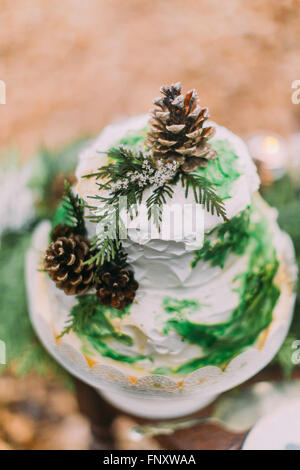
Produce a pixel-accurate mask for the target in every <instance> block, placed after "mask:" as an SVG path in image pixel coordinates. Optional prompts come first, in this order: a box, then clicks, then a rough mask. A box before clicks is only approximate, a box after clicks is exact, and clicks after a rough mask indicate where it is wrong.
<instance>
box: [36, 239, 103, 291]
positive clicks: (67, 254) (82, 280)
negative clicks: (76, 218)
mask: <svg viewBox="0 0 300 470" xmlns="http://www.w3.org/2000/svg"><path fill="white" fill-rule="evenodd" d="M91 256H92V255H91V254H90V251H89V243H88V241H87V240H85V238H84V237H82V236H80V235H75V236H74V235H72V234H71V235H70V236H69V237H65V236H62V237H58V238H57V239H56V240H55V241H53V242H52V243H51V244H50V246H49V248H48V250H47V251H46V254H45V258H44V265H45V269H46V271H47V272H48V274H49V276H50V278H51V279H52V280H53V281H54V282H55V284H56V286H57V287H58V288H59V289H62V290H63V291H64V292H65V294H67V295H75V294H77V295H81V294H85V293H86V292H87V290H88V289H89V288H91V287H92V286H93V280H94V265H93V263H91V264H83V263H84V262H85V261H88V260H89V259H90V258H91Z"/></svg>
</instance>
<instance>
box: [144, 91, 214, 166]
mask: <svg viewBox="0 0 300 470" xmlns="http://www.w3.org/2000/svg"><path fill="white" fill-rule="evenodd" d="M160 91H161V93H162V95H164V96H163V97H162V98H160V97H159V98H156V99H155V100H154V101H153V102H154V104H155V105H156V106H157V108H155V109H153V110H152V111H151V114H152V119H151V121H150V125H151V130H150V132H149V133H148V140H147V145H148V146H149V148H150V149H151V150H152V151H153V156H154V158H155V159H157V160H165V161H167V162H174V161H177V162H179V164H180V165H181V168H182V170H183V171H185V172H189V171H192V170H194V169H195V168H197V167H198V166H206V165H207V162H208V160H211V159H213V158H216V157H217V154H216V152H215V151H214V150H213V149H212V148H211V147H210V145H209V144H208V143H207V141H208V139H210V138H211V137H212V136H213V135H214V131H215V130H214V128H213V127H203V125H204V123H205V121H206V120H207V119H208V118H209V113H208V109H207V108H201V107H200V106H199V100H198V98H197V92H196V90H191V91H189V92H188V93H187V94H186V95H185V96H183V95H181V83H179V82H178V83H175V84H174V85H171V86H170V87H167V86H163V87H161V89H160Z"/></svg>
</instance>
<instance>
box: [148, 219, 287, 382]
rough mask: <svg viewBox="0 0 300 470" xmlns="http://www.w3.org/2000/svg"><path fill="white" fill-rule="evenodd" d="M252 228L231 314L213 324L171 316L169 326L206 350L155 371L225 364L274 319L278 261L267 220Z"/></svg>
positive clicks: (187, 370)
mask: <svg viewBox="0 0 300 470" xmlns="http://www.w3.org/2000/svg"><path fill="white" fill-rule="evenodd" d="M252 229H253V231H252V234H251V235H252V236H251V240H250V246H251V255H250V259H249V266H248V270H247V272H246V273H243V274H242V275H240V276H239V281H240V284H239V288H238V292H239V295H240V303H239V305H238V307H237V308H236V309H235V310H234V311H233V312H232V314H231V318H230V319H229V320H228V321H226V322H223V323H218V324H210V325H205V324H200V323H196V322H192V321H190V320H189V319H187V318H182V317H179V316H174V317H172V318H170V319H168V320H167V322H166V329H173V330H175V331H176V332H177V333H178V334H179V335H180V336H181V337H182V338H183V340H184V341H187V342H189V343H190V344H194V345H198V346H199V347H200V348H201V349H202V352H203V354H202V356H201V357H198V358H195V359H193V360H190V361H188V362H185V363H183V364H181V365H180V366H178V367H176V368H157V369H156V370H155V371H154V373H157V374H176V373H184V374H185V373H190V372H192V371H193V370H195V369H197V368H199V367H203V366H207V365H215V366H222V365H225V364H226V362H227V361H229V360H230V359H233V358H234V357H235V356H236V355H238V354H239V353H241V352H242V351H243V350H244V349H245V348H246V347H248V346H250V345H252V344H253V343H255V341H256V340H257V338H258V336H259V334H260V333H261V332H262V331H263V330H264V329H265V328H267V326H268V325H269V324H270V323H271V321H272V313H273V309H274V306H275V304H276V302H277V299H278V297H279V294H280V292H279V289H278V288H277V286H275V284H274V276H275V274H276V272H277V269H278V261H277V258H276V253H275V250H274V248H273V247H272V243H271V240H270V235H269V232H268V228H267V225H266V223H265V221H264V220H263V219H261V220H260V221H259V222H256V223H254V224H253V226H252ZM169 303H170V299H167V306H168V304H169ZM174 305H176V304H174Z"/></svg>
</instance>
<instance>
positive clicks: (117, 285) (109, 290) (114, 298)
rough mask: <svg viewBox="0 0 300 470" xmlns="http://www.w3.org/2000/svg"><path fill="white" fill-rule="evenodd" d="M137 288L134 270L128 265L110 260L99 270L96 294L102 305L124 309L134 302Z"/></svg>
mask: <svg viewBox="0 0 300 470" xmlns="http://www.w3.org/2000/svg"><path fill="white" fill-rule="evenodd" d="M137 288H138V283H137V282H136V281H135V279H134V274H133V271H131V270H130V269H129V268H127V267H120V266H118V265H117V264H115V263H114V262H110V263H105V265H103V266H102V267H101V268H100V270H99V271H98V272H97V279H96V295H97V297H98V299H99V300H100V302H101V304H102V305H109V306H111V307H114V308H117V309H119V310H122V309H124V308H125V307H126V306H127V305H129V304H131V303H132V302H133V300H134V298H135V294H136V290H137Z"/></svg>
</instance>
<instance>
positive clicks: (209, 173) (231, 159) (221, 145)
mask: <svg viewBox="0 0 300 470" xmlns="http://www.w3.org/2000/svg"><path fill="white" fill-rule="evenodd" d="M211 146H212V147H213V149H214V150H215V151H216V152H217V155H218V158H216V159H215V160H210V161H209V162H208V164H207V166H206V167H204V168H198V169H197V172H198V173H200V174H201V176H204V177H205V178H207V179H208V180H209V181H211V183H213V185H214V186H215V190H216V193H217V194H218V196H220V197H221V198H222V199H229V198H230V191H231V188H232V184H233V183H234V181H236V180H237V179H238V177H239V176H240V173H239V170H238V156H237V155H236V154H235V152H234V150H233V149H232V146H231V144H230V142H228V141H227V140H214V141H212V142H211Z"/></svg>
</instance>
